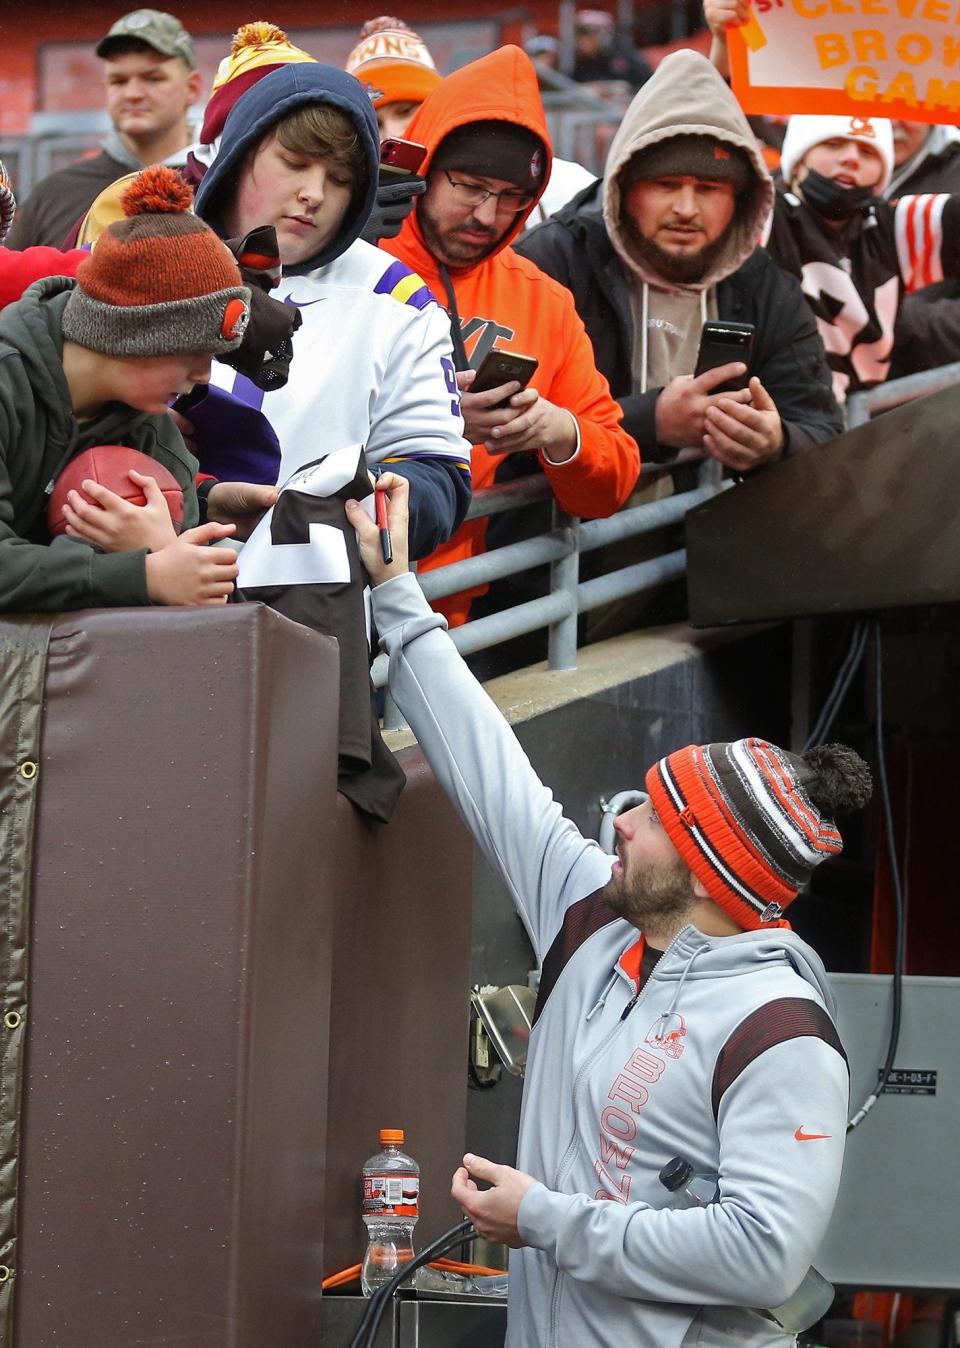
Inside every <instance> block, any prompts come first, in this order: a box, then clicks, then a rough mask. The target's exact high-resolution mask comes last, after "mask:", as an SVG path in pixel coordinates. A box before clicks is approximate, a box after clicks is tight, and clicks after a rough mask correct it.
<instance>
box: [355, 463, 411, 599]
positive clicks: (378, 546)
mask: <svg viewBox="0 0 960 1348" xmlns="http://www.w3.org/2000/svg"><path fill="white" fill-rule="evenodd" d="M376 489H377V491H382V492H384V493H385V494H386V498H387V526H388V528H389V530H390V544H391V547H392V549H393V561H392V562H385V561H384V560H383V544H382V542H381V539H380V530H379V529H378V528H377V524H376V521H375V520H372V519H371V518H370V516H369V515H368V514H367V512H366V510H365V509H364V507H363V506H362V505H361V504H360V502H359V501H346V502H344V508H345V510H346V512H347V519H348V520H349V521H350V523H351V524H352V525H353V527H354V528H355V529H356V531H357V542H358V544H359V547H360V560H361V562H363V565H364V569H365V570H366V573H367V575H368V576H369V577H370V583H371V585H382V584H383V582H384V581H385V580H392V579H393V578H394V576H402V575H403V573H404V571H409V569H410V563H409V562H408V560H407V525H408V521H409V517H410V483H409V481H408V480H407V479H406V478H405V477H401V475H400V474H399V473H381V474H380V476H379V477H378V478H377V487H376Z"/></svg>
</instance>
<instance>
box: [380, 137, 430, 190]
mask: <svg viewBox="0 0 960 1348" xmlns="http://www.w3.org/2000/svg"><path fill="white" fill-rule="evenodd" d="M426 153H427V147H426V146H425V145H418V144H417V142H416V141H415V140H397V139H396V138H393V137H391V138H390V139H388V140H385V141H384V142H383V144H382V145H381V146H380V181H381V183H394V182H399V181H400V180H401V179H403V178H415V177H416V175H417V170H418V169H419V167H420V165H421V164H422V163H423V161H424V158H425V157H426Z"/></svg>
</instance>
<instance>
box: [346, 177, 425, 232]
mask: <svg viewBox="0 0 960 1348" xmlns="http://www.w3.org/2000/svg"><path fill="white" fill-rule="evenodd" d="M426 190H427V180H426V178H417V177H415V176H414V175H412V174H411V176H410V177H409V178H404V179H402V180H401V181H400V182H393V183H389V182H388V183H381V184H380V186H379V187H378V188H377V200H376V204H375V205H374V208H373V211H372V212H371V215H370V219H369V220H368V221H367V223H366V224H365V225H364V227H363V229H362V230H361V232H360V237H361V239H366V241H367V243H372V244H376V243H377V242H378V241H379V240H380V239H395V238H396V237H397V235H398V234H399V233H400V229H401V226H402V225H403V222H404V220H406V218H407V216H408V215H409V214H410V212H411V211H412V210H413V203H414V202H415V201H416V199H417V197H422V196H423V194H424V192H425V191H426Z"/></svg>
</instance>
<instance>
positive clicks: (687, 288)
mask: <svg viewBox="0 0 960 1348" xmlns="http://www.w3.org/2000/svg"><path fill="white" fill-rule="evenodd" d="M772 206H773V184H772V182H771V180H770V175H769V173H768V172H767V169H766V166H765V165H764V162H763V159H762V156H761V155H760V152H759V149H758V147H757V144H756V141H755V139H754V137H753V134H752V133H751V131H750V128H749V126H748V124H747V121H746V118H745V117H744V115H743V113H742V112H741V110H740V108H739V105H738V104H737V102H736V100H735V98H734V97H733V95H732V93H731V92H730V90H729V89H728V88H727V86H726V84H725V83H724V81H723V79H722V78H721V77H720V75H719V74H718V73H717V71H716V70H715V69H714V68H713V66H712V65H711V64H710V62H709V61H707V60H706V59H705V58H704V57H702V56H700V55H699V54H697V53H696V52H692V51H680V52H676V53H674V54H673V55H671V56H668V57H667V58H666V59H665V60H664V61H663V62H661V64H660V66H659V67H658V69H657V72H656V74H655V75H654V77H653V78H652V79H651V80H650V81H649V82H648V83H647V84H646V85H644V87H643V89H641V91H640V92H639V93H638V94H637V96H636V98H635V99H634V100H633V102H632V103H631V105H630V107H629V108H628V109H627V112H626V114H625V116H624V119H623V122H622V123H621V126H620V129H619V131H618V132H617V135H616V136H615V138H614V140H613V143H612V145H611V147H610V153H609V156H608V158H607V165H606V169H605V172H604V177H603V179H602V180H601V181H599V182H597V183H596V184H594V185H592V186H591V187H589V188H587V189H586V190H585V191H584V192H581V193H579V194H578V196H576V197H574V199H573V201H572V202H571V203H570V204H569V205H568V206H567V207H566V208H565V209H564V210H563V211H561V212H559V214H557V215H556V216H554V217H553V219H552V220H549V221H548V222H547V223H546V224H544V225H541V226H540V227H539V228H538V229H535V230H532V231H530V233H529V234H528V235H527V236H526V237H525V238H523V239H522V240H520V242H519V243H518V244H516V245H515V246H516V249H517V251H518V252H520V253H522V254H524V255H525V256H526V257H529V258H530V259H531V260H532V261H534V262H536V263H537V265H538V266H539V267H541V268H542V269H543V270H544V271H545V272H547V273H548V275H550V276H553V277H555V278H556V279H557V280H558V281H561V282H562V283H563V284H564V285H566V286H567V287H568V288H569V289H570V290H571V291H572V292H573V296H574V302H575V304H576V307H577V311H578V313H579V314H580V317H581V318H582V319H583V321H584V324H585V326H586V329H587V332H588V334H589V335H590V339H591V341H592V342H593V346H594V352H595V355H596V360H597V367H598V369H599V370H600V371H601V372H602V373H603V374H604V375H606V377H607V379H608V381H609V383H610V387H611V390H612V392H613V394H614V397H615V398H616V399H617V400H618V402H619V403H620V405H621V407H622V408H623V412H624V422H623V424H624V427H625V428H626V429H627V430H628V431H629V432H630V434H631V435H633V436H634V438H635V439H636V440H637V442H638V443H639V444H640V445H641V446H642V447H643V451H644V454H645V455H646V456H647V457H648V458H660V459H662V460H666V459H670V458H672V457H673V456H674V455H675V454H676V452H677V450H679V449H681V448H684V447H688V446H694V447H702V448H703V449H705V450H706V451H707V452H708V453H709V454H712V455H713V456H714V457H715V458H717V459H719V460H720V461H721V462H722V463H723V464H724V465H726V466H727V467H729V468H731V469H733V470H735V471H738V472H746V471H749V470H750V469H752V468H756V467H759V466H760V465H762V464H764V463H770V462H773V461H774V460H776V459H778V458H780V457H781V456H783V455H784V454H787V453H794V452H796V451H797V450H800V449H804V448H807V447H809V446H810V445H814V444H818V443H820V442H821V441H823V440H827V439H829V438H830V437H832V436H834V435H837V434H838V433H839V432H840V431H841V430H842V429H843V423H842V418H841V414H840V411H839V409H838V407H837V404H836V401H835V400H834V397H833V394H832V392H831V385H830V372H829V369H828V368H827V363H826V357H825V354H824V350H823V345H822V343H821V340H820V337H819V336H818V334H817V329H816V325H815V323H814V320H813V318H812V315H811V314H810V312H809V310H808V309H807V307H806V305H805V304H804V301H803V295H802V293H801V291H800V287H799V284H798V283H797V282H796V280H795V279H794V278H792V277H790V276H788V275H787V274H786V273H785V272H782V271H780V270H779V268H777V267H776V266H775V265H774V263H773V262H772V261H771V260H770V258H769V257H768V255H767V254H766V252H765V251H764V250H763V249H762V248H760V247H759V244H760V239H761V235H762V233H763V229H764V225H765V224H766V221H767V218H768V217H769V215H770V211H771V209H772ZM717 318H722V319H732V320H735V321H737V322H743V323H752V324H753V325H754V328H755V333H754V339H753V347H752V352H751V359H750V373H751V376H752V377H751V379H750V383H749V387H748V388H747V389H743V390H740V391H738V392H735V393H721V392H718V391H717V388H718V385H720V384H722V383H724V382H725V381H727V380H729V379H730V378H731V377H733V376H734V375H735V372H734V371H733V370H732V369H731V368H730V367H729V366H724V367H722V368H718V369H715V370H711V371H708V372H707V373H706V374H702V375H700V376H698V377H696V378H695V377H694V374H693V372H694V368H695V365H696V361H697V352H698V348H699V342H700V332H701V329H702V326H703V323H704V321H705V320H707V319H717Z"/></svg>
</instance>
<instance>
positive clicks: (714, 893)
mask: <svg viewBox="0 0 960 1348" xmlns="http://www.w3.org/2000/svg"><path fill="white" fill-rule="evenodd" d="M647 790H648V791H649V793H650V800H651V802H652V804H653V807H654V809H655V810H656V812H657V815H658V816H659V819H660V823H661V824H662V825H663V827H664V829H665V830H666V832H667V836H668V837H669V839H670V841H671V842H672V843H673V845H674V847H675V848H676V849H677V851H678V852H679V853H680V856H681V857H682V859H683V861H684V862H685V863H686V865H687V866H689V868H690V870H691V871H692V872H693V874H694V875H695V876H696V877H697V879H698V880H699V881H700V883H701V884H702V885H703V887H704V889H705V890H706V891H707V894H708V895H709V896H710V898H711V899H712V900H713V901H714V903H716V904H718V905H719V906H720V907H721V908H723V909H724V910H725V912H727V913H729V915H730V916H731V917H732V918H733V920H734V921H735V922H736V923H737V924H738V925H739V926H741V927H743V928H745V929H746V930H748V931H753V930H755V929H757V928H759V927H777V926H787V925H788V924H787V923H786V922H782V921H781V920H780V915H781V913H782V912H783V910H784V909H785V908H786V907H787V906H788V904H790V903H792V902H793V900H794V899H795V898H796V897H797V893H798V891H799V890H800V888H801V886H802V885H804V884H805V883H806V881H807V880H808V879H809V877H810V875H811V873H812V872H813V869H814V867H815V866H817V865H818V864H819V863H820V862H821V861H824V860H826V858H827V857H828V856H836V854H837V853H838V852H840V851H841V850H842V848H843V839H842V838H841V837H840V833H839V830H838V829H837V826H836V824H835V823H834V822H833V819H832V817H831V816H832V815H833V814H837V813H847V812H849V811H850V810H853V809H859V808H860V807H861V806H862V805H865V804H866V802H867V801H868V800H869V799H870V795H871V791H872V784H871V781H870V771H869V769H868V767H867V765H866V763H864V761H863V759H862V758H860V756H859V754H856V753H855V752H854V751H853V749H850V748H848V747H847V746H846V745H845V744H821V745H818V746H817V747H816V748H814V749H810V750H808V751H807V752H806V753H803V754H793V753H790V752H788V751H787V750H786V749H778V748H777V746H776V745H775V744H770V743H769V742H768V741H767V740H761V739H742V740H736V741H734V742H733V743H732V744H689V745H687V747H686V748H685V749H678V750H676V752H675V753H672V754H668V756H667V757H666V758H661V759H660V761H659V763H655V764H654V766H653V767H652V768H650V770H649V771H648V773H647Z"/></svg>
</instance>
